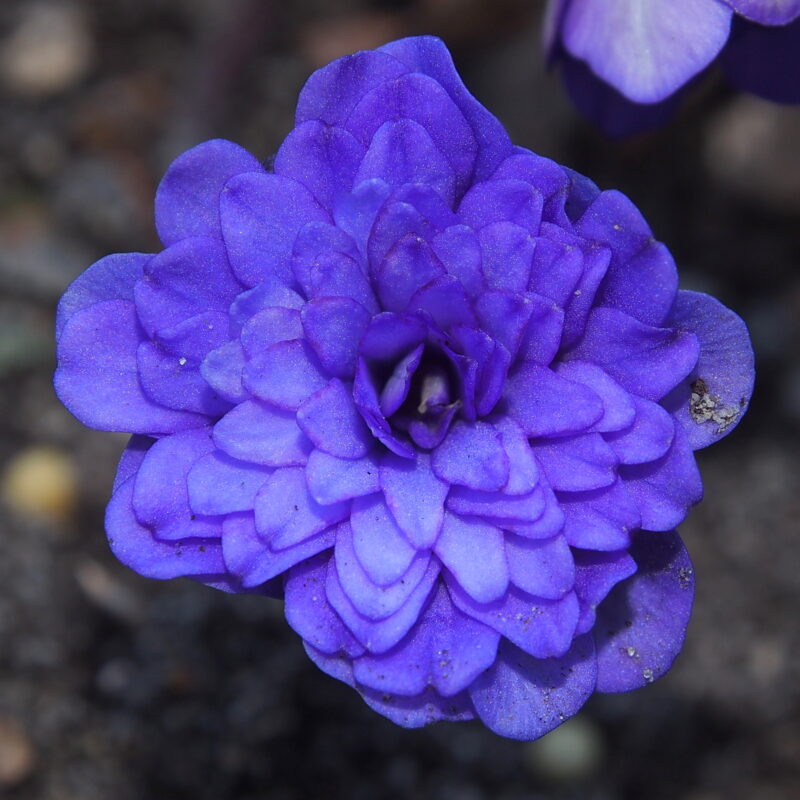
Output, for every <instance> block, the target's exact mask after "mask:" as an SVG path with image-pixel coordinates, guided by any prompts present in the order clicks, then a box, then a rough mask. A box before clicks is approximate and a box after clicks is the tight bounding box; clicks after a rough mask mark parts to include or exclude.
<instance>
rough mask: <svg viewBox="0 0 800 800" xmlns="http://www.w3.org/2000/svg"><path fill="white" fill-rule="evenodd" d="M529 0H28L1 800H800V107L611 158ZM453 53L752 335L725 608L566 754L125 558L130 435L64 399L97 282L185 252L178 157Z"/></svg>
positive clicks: (482, 93) (709, 91)
mask: <svg viewBox="0 0 800 800" xmlns="http://www.w3.org/2000/svg"><path fill="white" fill-rule="evenodd" d="M537 10H538V5H537V4H535V3H532V2H530V0H418V1H417V2H402V0H398V1H396V2H390V1H389V0H385V1H384V2H373V3H369V2H367V0H339V2H337V3H329V2H323V0H294V1H293V2H291V3H283V2H277V0H276V1H275V2H270V0H227V2H215V1H214V0H84V1H83V2H79V0H74V1H73V2H63V3H58V2H53V1H50V2H38V1H37V0H30V1H26V0H5V2H3V3H2V5H0V474H1V475H2V478H0V481H1V482H2V496H3V498H4V499H3V500H2V504H1V505H0V795H2V796H3V797H8V798H9V800H139V799H140V798H142V799H143V798H148V799H150V798H155V799H156V800H160V798H168V799H169V800H172V799H173V798H174V799H175V800H181V799H182V798H192V800H256V798H268V799H269V800H283V799H284V798H285V799H286V800H293V799H294V798H298V799H300V798H302V799H303V800H305V798H329V797H330V798H339V797H341V798H348V800H349V799H350V798H352V799H353V800H360V799H361V798H363V799H364V800H373V799H375V800H380V798H402V797H413V798H436V800H483V799H484V798H486V799H487V800H488V799H489V798H491V799H492V800H495V799H497V800H534V798H586V799H587V800H594V799H596V800H601V798H602V800H618V799H619V800H623V799H625V800H627V799H628V798H631V799H637V800H638V798H653V800H662V799H663V800H674V799H675V798H678V799H680V800H738V799H739V798H742V800H744V798H747V799H748V800H750V799H751V798H756V799H757V800H790V799H791V798H797V797H800V715H799V714H798V700H799V699H800V697H799V696H800V681H798V673H799V672H800V628H798V609H799V608H800V558H799V557H798V540H799V539H800V537H799V536H798V534H800V522H798V520H800V470H799V469H798V451H800V446H799V441H798V432H799V431H800V226H799V225H798V223H799V222H800V111H798V110H792V109H785V108H776V107H771V106H768V105H766V104H763V103H761V102H759V101H757V100H754V99H752V98H748V97H744V96H735V95H732V94H729V93H728V92H727V91H726V90H725V89H724V87H722V86H720V85H718V84H716V83H714V82H713V81H712V82H711V84H710V85H709V84H706V88H705V89H704V90H703V91H701V93H700V94H699V95H696V96H695V98H694V102H693V103H692V105H691V107H690V108H688V109H686V111H685V112H684V113H683V115H682V116H681V117H680V118H679V119H678V120H676V121H675V123H674V124H673V125H672V126H671V127H670V128H669V129H668V130H665V131H663V132H661V133H659V134H657V135H653V136H650V137H645V138H640V139H637V140H635V141H631V142H627V143H611V142H608V141H606V140H603V139H602V138H601V137H600V136H599V135H597V134H596V133H594V132H593V130H592V129H591V128H590V127H589V125H588V124H587V123H585V122H583V121H582V120H580V119H579V118H578V117H577V115H576V114H575V113H574V112H573V111H572V109H571V108H570V106H569V105H568V103H567V101H566V100H565V98H564V97H563V95H562V92H561V87H560V85H559V83H558V81H557V80H556V79H555V78H553V77H552V76H546V75H545V74H544V73H543V70H542V69H541V66H540V63H539V56H538V51H537V28H536V17H537V13H536V12H537ZM409 32H431V33H438V34H440V35H442V36H443V37H444V38H445V39H446V40H447V42H448V43H449V44H450V46H451V47H452V49H453V51H454V54H455V57H456V60H457V62H458V65H459V67H460V69H461V70H462V72H463V75H464V76H465V79H466V81H467V83H468V85H469V86H470V87H471V88H472V89H473V91H474V92H475V93H476V94H477V95H478V97H479V98H480V99H481V100H482V101H483V102H484V103H485V104H486V105H488V106H489V108H490V109H492V110H493V111H494V112H495V113H496V114H497V115H498V116H499V117H500V118H501V119H502V120H503V122H504V123H505V124H506V125H507V126H508V128H509V129H510V131H511V133H512V136H513V138H514V139H515V141H516V142H517V143H519V144H522V145H525V146H528V147H530V148H532V149H534V150H536V151H538V152H540V153H543V154H545V155H548V156H551V157H553V158H555V159H557V160H559V161H561V162H563V163H566V164H568V165H570V166H572V167H574V168H576V169H578V170H580V171H583V172H585V173H586V174H588V175H590V176H591V177H593V178H594V179H595V180H596V181H598V183H600V185H601V186H602V187H604V188H610V187H616V188H620V189H622V190H623V191H625V192H627V193H628V194H630V195H631V197H632V198H633V199H634V200H635V202H636V203H637V204H639V205H640V207H641V208H642V209H643V211H644V213H645V215H646V216H647V217H648V219H649V220H650V221H651V223H652V226H653V228H654V230H655V232H656V235H657V236H658V237H659V238H661V239H663V240H664V241H666V242H667V243H668V244H669V246H670V247H671V249H672V251H673V253H674V254H675V256H676V259H677V260H678V263H679V265H680V266H681V269H682V278H683V280H684V285H685V286H687V287H693V288H702V289H707V290H709V291H711V292H713V293H714V294H716V295H717V296H719V297H720V298H721V299H722V300H723V301H724V302H726V303H727V304H729V305H731V306H732V307H734V308H736V309H737V310H738V311H739V312H740V313H741V314H742V315H743V316H744V317H745V318H746V320H747V321H748V323H749V324H750V326H751V329H752V332H753V335H754V340H755V344H756V350H757V356H758V366H759V382H758V387H757V393H756V398H755V400H754V402H753V405H752V408H751V411H750V414H749V416H748V417H747V418H746V419H745V421H744V422H743V423H742V425H741V427H740V428H739V429H738V430H737V431H736V433H735V434H734V435H733V436H732V437H731V439H730V440H728V441H726V442H724V443H723V444H721V445H719V446H718V447H716V448H713V449H712V450H711V451H709V452H707V453H702V454H701V455H700V461H701V468H702V469H703V472H704V476H705V481H706V495H707V497H706V500H705V501H704V503H703V504H702V505H701V506H700V507H699V508H697V509H696V510H695V512H694V513H693V515H692V516H691V517H690V519H689V521H688V522H687V523H686V525H684V526H683V528H682V533H683V535H684V537H685V539H686V541H687V544H688V547H689V550H690V552H691V553H692V556H693V558H694V559H695V562H696V568H697V569H696V573H697V577H698V598H697V604H696V611H695V616H694V619H693V622H692V625H691V627H690V630H689V637H688V643H687V646H686V648H685V651H684V653H683V655H682V656H681V657H680V659H679V661H678V663H677V665H676V667H675V669H674V670H673V671H672V672H671V673H670V675H669V676H668V677H666V678H665V679H664V680H662V681H661V682H660V683H658V684H656V685H654V686H652V687H649V688H647V689H646V690H642V691H640V692H637V693H633V694H630V695H624V696H608V697H600V698H596V699H594V700H593V701H591V702H590V704H589V706H588V707H587V709H586V710H585V711H584V712H583V713H582V714H581V715H580V717H578V718H577V719H576V720H575V721H573V722H571V723H568V724H567V725H566V726H564V727H563V728H561V729H559V730H558V731H557V732H556V733H554V734H551V735H550V736H548V737H546V738H545V739H544V740H543V741H542V742H540V743H537V744H533V745H531V744H523V743H516V742H510V741H504V740H501V739H499V738H497V737H494V736H493V735H492V734H490V733H488V732H486V731H485V730H484V729H482V728H481V727H480V726H479V725H478V724H477V723H475V724H469V725H459V726H438V727H434V728H432V729H427V730H423V731H404V730H402V729H399V728H395V727H394V726H393V725H391V724H390V723H389V722H387V721H385V720H383V719H382V718H380V717H378V716H376V715H374V714H373V713H372V712H370V711H369V710H368V709H367V708H366V707H365V706H364V705H363V704H362V703H361V701H360V700H359V698H358V697H357V695H356V694H355V693H354V692H352V691H351V690H350V689H348V688H346V687H344V686H343V685H341V684H339V683H337V682H336V681H334V680H332V679H330V678H327V677H325V676H323V675H322V674H321V673H319V672H318V671H317V670H316V669H315V668H314V667H313V666H312V665H311V664H310V663H309V662H308V661H307V659H306V658H305V656H304V654H303V652H302V650H301V647H300V645H299V642H298V640H297V637H296V636H294V634H292V633H290V632H289V630H288V628H287V626H286V625H285V623H284V622H283V621H282V616H281V609H280V607H279V604H278V603H277V602H272V601H267V600H264V599H259V598H254V597H232V598H231V597H225V596H223V595H221V594H217V593H215V592H213V591H211V590H208V589H205V588H202V587H200V586H196V585H194V584H191V583H189V582H188V581H186V582H183V581H178V582H171V583H168V584H158V583H155V582H150V581H146V580H144V579H140V578H138V577H137V576H135V575H133V574H132V573H130V572H128V571H127V570H126V569H125V568H123V567H121V566H120V565H118V564H117V563H116V562H115V561H114V560H113V559H112V557H111V556H110V554H109V553H108V551H107V548H106V544H105V538H104V536H103V533H102V513H103V506H104V503H105V501H106V499H107V497H108V494H109V489H110V485H111V479H112V475H113V471H114V465H115V460H116V458H117V456H118V453H119V451H120V450H121V448H122V446H123V443H124V437H122V436H116V435H108V434H99V433H93V432H90V431H87V430H84V429H83V428H82V427H81V426H80V425H79V424H78V423H77V422H75V421H74V420H73V419H72V418H71V417H70V416H69V415H68V414H67V412H66V411H64V410H63V409H62V408H61V407H60V406H59V405H58V403H57V401H56V400H55V397H54V396H53V393H52V389H51V386H50V377H51V372H52V369H53V356H52V350H53V345H52V341H51V328H52V323H53V312H54V309H55V304H56V302H57V299H58V297H59V294H60V293H61V291H63V289H64V287H65V286H66V285H67V283H68V282H69V281H70V280H71V279H72V278H74V277H75V276H76V275H77V274H78V273H79V272H80V271H82V270H83V269H84V268H85V267H86V266H87V265H88V264H89V263H91V262H92V261H93V260H95V259H96V258H98V257H100V256H101V255H104V254H106V253H108V252H114V251H135V250H144V251H147V250H154V249H157V248H158V244H157V242H156V240H155V238H154V231H153V225H152V221H151V217H152V198H153V192H154V189H155V186H156V183H157V181H158V178H159V177H160V175H161V174H162V172H163V170H164V169H165V167H166V166H167V164H168V163H169V161H170V160H171V159H172V158H173V157H175V156H176V155H178V154H179V153H180V152H181V151H182V150H184V149H186V148H187V147H189V146H191V145H194V144H196V143H197V142H199V141H201V140H203V139H204V138H209V137H212V136H225V137H228V138H231V139H233V140H235V141H238V142H240V143H241V144H243V145H245V146H246V147H248V148H249V149H251V150H252V151H253V152H254V153H256V154H257V155H259V156H260V157H262V158H267V157H268V156H269V155H270V154H271V153H272V152H274V151H275V149H276V147H277V145H278V144H279V143H280V141H281V139H282V137H283V136H284V135H285V134H286V133H287V132H288V130H289V129H290V126H291V120H292V112H293V105H294V100H295V97H296V94H297V91H298V89H299V87H300V86H301V84H302V82H303V80H304V79H305V77H306V76H307V75H308V73H309V72H310V70H311V69H313V68H314V67H315V66H319V65H320V64H322V63H325V62H327V61H328V60H329V59H331V58H333V57H336V56H338V55H340V54H342V53H343V52H347V51H351V50H354V49H358V48H361V47H371V46H375V45H377V44H380V43H382V42H383V41H386V40H388V39H391V38H395V37H397V36H400V35H404V34H406V33H409Z"/></svg>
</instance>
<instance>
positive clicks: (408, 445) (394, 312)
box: [56, 38, 752, 738]
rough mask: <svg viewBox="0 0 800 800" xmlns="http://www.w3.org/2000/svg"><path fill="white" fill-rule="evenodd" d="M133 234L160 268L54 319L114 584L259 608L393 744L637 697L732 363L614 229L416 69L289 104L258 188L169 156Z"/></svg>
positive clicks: (614, 216) (671, 590)
mask: <svg viewBox="0 0 800 800" xmlns="http://www.w3.org/2000/svg"><path fill="white" fill-rule="evenodd" d="M156 212H157V224H158V230H159V233H160V234H161V237H162V240H163V241H164V244H165V249H164V250H163V251H162V252H161V253H159V254H158V255H155V256H146V255H139V254H134V255H126V256H112V257H109V258H107V259H104V260H103V261H101V262H98V264H96V265H94V266H93V267H91V268H90V269H89V270H88V271H87V272H86V273H85V274H84V275H83V276H82V277H81V278H79V279H78V280H77V281H76V282H75V283H74V284H73V286H72V287H71V288H70V289H69V290H68V292H67V294H66V295H65V297H64V299H63V300H62V303H61V306H60V309H59V317H58V326H59V344H58V348H59V354H58V355H59V366H58V371H57V373H56V388H57V390H58V392H59V395H60V397H61V398H62V400H63V401H64V403H65V404H66V405H67V407H68V408H69V409H70V410H71V411H72V412H73V413H74V414H75V415H76V416H78V417H79V418H80V419H82V420H83V421H85V422H86V423H87V424H90V425H93V426H95V427H98V428H101V429H105V430H127V431H130V432H132V433H135V434H137V435H136V436H135V437H134V438H133V439H132V440H131V444H130V445H129V448H128V450H127V451H126V453H125V455H124V456H123V458H122V461H121V463H120V469H119V475H118V481H117V485H116V487H115V493H114V496H113V498H112V500H111V503H110V505H109V509H108V515H107V528H108V535H109V540H110V541H111V546H112V549H113V550H114V552H115V553H116V555H117V556H118V557H119V558H120V560H122V561H123V562H124V563H126V564H128V565H129V566H131V567H132V568H133V569H135V570H137V571H138V572H140V573H142V574H144V575H148V576H150V577H155V578H171V577H176V576H181V575H183V576H187V577H190V578H193V579H195V580H200V581H203V582H205V583H208V584H209V585H214V586H218V587H221V588H225V589H227V590H229V591H256V592H263V593H267V594H275V593H276V592H277V593H279V594H280V593H281V592H282V593H283V597H284V602H285V610H286V617H287V620H288V621H289V624H290V625H291V626H292V627H293V628H294V629H295V630H296V631H297V632H298V634H299V635H300V636H301V637H302V638H303V640H304V643H305V645H306V649H307V651H308V653H309V655H310V657H311V658H312V659H313V660H314V661H315V663H317V664H318V665H319V666H320V667H321V668H322V669H323V670H325V671H326V672H328V673H330V674H331V675H334V676H335V677H337V678H339V679H340V680H343V681H346V682H347V683H349V684H351V685H352V686H354V687H355V688H356V689H357V690H358V691H359V692H360V693H361V694H362V695H363V697H364V699H365V700H366V702H367V703H368V704H369V705H370V706H371V707H373V708H375V709H376V710H377V711H379V712H380V713H382V714H384V715H386V716H387V717H389V718H390V719H392V720H394V721H395V722H397V723H399V724H402V725H406V726H410V727H414V726H419V725H424V724H427V723H429V722H432V721H435V720H438V719H450V720H460V719H469V718H472V717H474V716H477V717H479V718H480V719H482V720H483V721H484V723H485V724H486V725H488V726H489V727H490V728H492V729H493V730H495V731H497V732H498V733H500V734H501V735H504V736H511V737H516V738H535V737H536V736H540V735H542V734H543V733H546V732H547V730H549V729H550V728H552V727H554V726H555V725H558V724H559V723H560V722H561V721H562V720H563V719H565V718H566V717H567V716H569V715H570V714H572V713H574V712H575V711H576V710H577V709H578V708H579V707H580V706H581V705H582V703H583V702H584V701H585V700H586V698H587V697H588V696H589V695H590V694H591V692H592V691H593V690H594V689H595V688H596V687H597V688H599V689H600V690H603V691H620V690H624V689H626V688H633V687H634V686H636V685H640V684H643V683H646V682H648V681H650V680H652V679H655V678H656V677H658V676H660V675H661V674H662V673H663V672H664V671H665V670H666V669H667V668H668V666H669V664H670V663H671V662H672V659H673V658H674V657H675V655H676V653H677V651H678V649H679V648H680V645H681V641H682V636H683V631H684V629H685V625H686V622H687V620H688V614H689V610H690V607H691V586H692V571H691V566H690V564H689V561H688V557H687V556H686V554H685V551H684V550H683V548H682V545H681V544H680V541H679V539H678V537H677V535H676V534H675V533H674V532H673V528H674V527H675V526H676V525H678V524H679V523H680V522H681V521H682V519H683V518H684V516H685V514H686V513H687V511H688V509H689V507H690V506H691V505H692V504H693V503H695V502H697V501H698V500H699V499H700V495H701V492H702V486H701V483H700V479H699V475H698V472H697V468H696V466H695V463H694V457H693V452H692V451H693V449H696V448H699V447H703V446H705V445H707V444H709V443H711V442H712V441H714V440H716V439H717V438H720V437H721V436H723V435H724V434H726V433H727V432H729V431H730V430H731V429H732V428H733V426H734V425H735V424H736V423H737V422H738V420H739V418H740V416H741V414H742V413H743V412H744V410H745V409H746V406H747V403H748V400H749V395H750V391H751V388H752V352H751V350H750V346H749V340H748V338H747V333H746V330H745V329H744V326H743V324H742V323H741V321H740V320H739V319H738V317H736V316H735V315H734V314H733V313H732V312H730V311H728V310H727V309H725V308H724V307H722V306H721V305H720V304H718V303H717V302H716V301H715V300H713V299H712V298H709V297H707V296H705V295H699V294H695V293H689V292H680V291H678V289H677V274H676V271H675V265H674V263H673V262H672V259H671V257H670V255H669V253H668V252H667V250H666V248H664V246H663V245H661V244H659V243H658V242H656V241H655V239H654V238H653V235H652V233H651V231H650V229H649V227H648V226H647V224H646V223H645V221H644V220H643V219H642V218H641V215H640V214H639V212H638V211H637V210H636V208H635V207H634V206H633V205H632V204H631V203H630V201H629V200H627V199H626V198H625V197H623V196H622V195H620V194H619V193H616V192H601V191H600V190H599V189H598V188H597V187H596V186H595V185H594V184H592V183H591V182H590V181H589V180H587V179H586V178H583V177H582V176H580V175H578V174H576V173H574V172H572V171H571V170H568V169H565V168H562V167H560V166H558V165H556V164H554V163H553V162H551V161H548V160H547V159H544V158H541V157H539V156H537V155H535V154H533V153H531V152H528V151H525V150H522V149H520V148H513V147H512V146H511V144H510V142H509V140H508V137H507V135H506V134H505V132H504V131H503V129H502V126H501V125H500V123H499V122H498V121H497V120H496V119H494V117H492V116H491V115H490V114H489V112H488V111H486V109H484V108H483V107H481V106H480V105H479V104H478V103H477V102H476V101H475V100H474V99H473V98H472V97H471V96H470V95H469V94H468V93H467V91H466V89H465V88H464V86H463V84H462V83H461V81H460V79H459V77H458V75H457V73H456V72H455V69H454V68H453V65H452V62H451V60H450V56H449V54H448V52H447V50H446V49H445V48H444V46H443V45H442V43H441V42H439V41H438V40H436V39H431V38H419V39H409V40H404V41H401V42H395V43H392V44H390V45H387V46H386V47H385V48H381V49H380V50H378V51H374V52H364V53H358V54H356V55H354V56H349V57H346V58H343V59H340V60H339V61H336V62H334V63H333V64H331V65H329V66H327V67H325V68H323V69H322V70H320V71H319V72H317V73H315V74H314V75H313V76H312V77H311V78H310V79H309V81H308V83H307V85H306V87H305V88H304V89H303V92H302V93H301V96H300V101H299V104H298V112H297V127H296V128H295V129H294V131H293V132H292V133H291V134H290V135H289V137H288V138H287V140H286V142H285V143H284V145H283V146H282V147H281V149H280V151H279V153H278V156H277V157H276V160H275V165H274V172H269V171H267V170H265V169H264V168H262V167H261V166H260V165H259V163H258V162H257V161H256V160H255V159H254V158H253V157H252V156H250V155H248V154H247V153H245V152H244V151H243V150H241V149H240V148H238V147H237V146H235V145H233V144H230V143H228V142H222V141H213V142H208V143H206V144H204V145H200V146H199V147H197V148H195V149H194V150H192V151H190V152H189V153H187V154H185V155H184V156H181V157H180V158H179V159H178V160H177V161H176V162H175V163H174V164H173V166H172V167H171V168H170V170H169V171H168V172H167V175H166V176H165V178H164V180H163V182H162V184H161V187H160V188H159V191H158V196H157V203H156ZM597 620H601V621H602V624H598V623H597V622H596V621H597ZM620 647H622V648H623V649H625V651H626V653H627V652H628V651H629V650H633V651H634V653H635V655H633V656H630V657H627V656H626V657H620V656H619V648H620Z"/></svg>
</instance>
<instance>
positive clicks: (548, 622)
mask: <svg viewBox="0 0 800 800" xmlns="http://www.w3.org/2000/svg"><path fill="white" fill-rule="evenodd" d="M445 580H446V582H447V587H448V589H449V590H450V596H451V597H452V598H453V602H454V603H455V605H456V606H457V607H458V608H459V609H461V611H463V612H464V613H465V614H467V615H468V616H470V617H472V618H473V619H476V620H478V621H479V622H482V623H484V625H488V626H489V627H490V628H494V629H495V630H496V631H497V632H498V633H500V634H502V635H503V636H504V637H505V638H506V639H508V640H509V641H510V642H513V643H514V644H515V645H517V647H519V648H521V649H522V650H524V651H525V652H526V653H528V654H529V655H532V656H533V657H534V658H551V657H554V656H561V655H564V653H566V652H567V650H569V648H570V644H571V642H572V638H573V635H574V633H575V628H576V625H577V624H578V613H579V609H578V600H577V598H576V596H575V593H574V592H568V593H567V594H565V595H564V596H563V597H561V598H559V599H558V600H547V599H545V598H543V597H534V596H532V595H529V594H527V592H523V591H522V590H520V589H518V588H516V587H515V586H513V585H512V586H509V588H508V591H507V592H506V595H505V596H504V597H503V598H502V599H501V600H496V601H494V602H492V603H478V602H477V601H475V600H473V599H472V598H471V597H470V596H469V595H468V594H467V593H466V592H464V591H463V590H462V589H461V587H460V586H459V585H458V584H457V583H456V582H455V581H454V580H453V579H452V578H450V577H449V576H447V575H445Z"/></svg>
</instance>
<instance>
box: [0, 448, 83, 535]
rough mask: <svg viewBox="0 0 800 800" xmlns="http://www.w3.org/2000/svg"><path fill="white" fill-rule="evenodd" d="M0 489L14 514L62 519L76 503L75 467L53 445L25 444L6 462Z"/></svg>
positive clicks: (71, 510)
mask: <svg viewBox="0 0 800 800" xmlns="http://www.w3.org/2000/svg"><path fill="white" fill-rule="evenodd" d="M0 492H1V493H2V497H3V501H4V502H5V504H6V505H7V506H8V507H9V508H11V509H12V510H13V511H15V512H16V513H18V514H21V515H23V516H29V517H39V518H45V519H49V520H52V521H55V522H63V521H64V520H66V519H68V518H69V517H70V516H71V515H72V513H73V512H74V510H75V506H76V504H77V499H78V475H77V470H76V469H75V464H74V463H73V461H72V459H71V458H69V456H67V455H66V454H65V453H63V452H62V451H60V450H57V449H56V448H54V447H48V446H45V445H36V446H33V447H28V448H26V449H24V450H21V451H20V452H19V453H17V454H16V455H15V456H14V457H13V458H12V459H11V460H10V461H9V462H8V464H6V467H5V470H4V471H3V475H2V479H0Z"/></svg>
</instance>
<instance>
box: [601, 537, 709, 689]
mask: <svg viewBox="0 0 800 800" xmlns="http://www.w3.org/2000/svg"><path fill="white" fill-rule="evenodd" d="M631 556H633V559H634V560H635V561H636V565H637V572H636V574H635V575H634V576H633V577H631V578H628V579H627V580H625V581H623V582H622V583H619V584H618V585H617V586H616V587H615V588H614V590H613V591H612V592H611V594H610V595H609V596H608V597H607V598H606V600H605V601H604V602H603V603H601V604H600V606H599V607H598V609H597V623H596V624H595V628H594V634H593V636H594V639H595V643H596V646H597V689H598V691H600V692H625V691H628V690H630V689H636V688H639V687H641V686H645V685H646V684H648V683H652V682H653V681H654V680H656V679H657V678H660V677H661V676H662V675H663V674H664V673H665V672H666V671H667V670H668V669H669V668H670V667H671V666H672V662H673V661H674V659H675V657H676V656H677V655H678V653H679V652H680V649H681V647H682V645H683V639H684V636H685V635H686V626H687V624H688V623H689V615H690V614H691V611H692V603H693V601H694V569H693V567H692V562H691V561H690V560H689V555H688V554H687V552H686V549H685V548H684V546H683V543H682V542H681V540H680V537H679V536H678V534H677V533H675V532H674V531H672V532H669V533H650V532H648V531H640V532H639V533H637V534H636V537H635V539H634V543H633V547H632V548H631Z"/></svg>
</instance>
